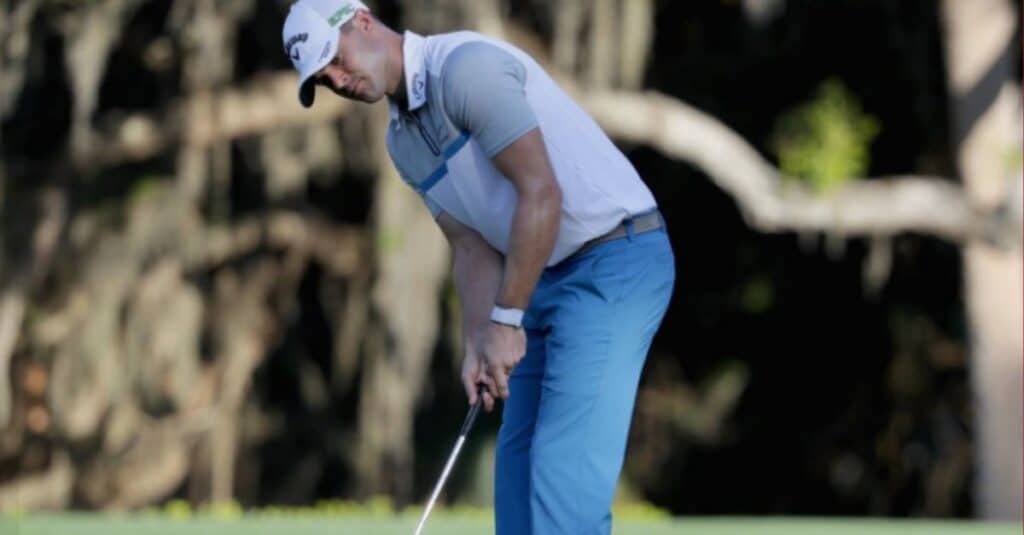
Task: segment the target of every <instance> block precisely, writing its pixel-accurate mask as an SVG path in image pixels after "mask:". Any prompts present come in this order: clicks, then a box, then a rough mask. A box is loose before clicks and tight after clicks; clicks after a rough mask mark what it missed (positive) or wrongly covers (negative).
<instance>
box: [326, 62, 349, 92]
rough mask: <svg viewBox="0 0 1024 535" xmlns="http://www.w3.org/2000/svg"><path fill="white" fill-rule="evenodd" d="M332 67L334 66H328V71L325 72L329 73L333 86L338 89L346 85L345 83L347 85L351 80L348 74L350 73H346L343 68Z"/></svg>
mask: <svg viewBox="0 0 1024 535" xmlns="http://www.w3.org/2000/svg"><path fill="white" fill-rule="evenodd" d="M332 67H333V66H331V67H328V68H327V71H326V72H325V73H324V74H326V75H327V77H328V78H329V79H330V81H331V84H332V85H333V86H334V87H335V88H337V89H341V88H343V87H345V85H346V84H348V82H349V76H348V74H346V73H345V72H344V71H342V70H341V69H338V68H332Z"/></svg>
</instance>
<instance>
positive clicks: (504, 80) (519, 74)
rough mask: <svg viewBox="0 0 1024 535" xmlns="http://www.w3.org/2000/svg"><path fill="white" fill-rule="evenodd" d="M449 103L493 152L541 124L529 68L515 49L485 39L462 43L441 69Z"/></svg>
mask: <svg viewBox="0 0 1024 535" xmlns="http://www.w3.org/2000/svg"><path fill="white" fill-rule="evenodd" d="M441 83H442V86H443V91H444V108H445V112H447V114H448V117H449V118H450V119H451V120H452V122H453V123H454V124H455V125H456V126H457V127H458V128H461V129H463V130H466V131H468V132H469V133H470V135H471V136H473V138H474V139H476V141H477V143H479V144H480V147H481V148H482V149H483V151H484V153H485V154H487V156H488V157H493V156H494V155H495V154H497V153H499V152H501V151H502V150H504V149H505V148H506V147H508V146H509V145H510V144H512V142H513V141H515V140H517V139H519V138H520V137H522V136H523V134H526V133H527V132H529V131H530V130H533V129H534V128H536V127H537V117H536V115H535V114H534V112H533V109H532V108H531V107H530V103H529V102H528V101H527V100H526V89H525V86H526V67H525V66H524V65H523V64H522V62H521V61H519V60H518V59H516V58H515V57H514V56H513V55H512V54H510V53H508V52H506V51H504V50H502V49H501V48H499V47H497V46H494V45H492V44H489V43H485V42H482V41H474V42H470V43H466V44H463V45H460V46H459V47H457V48H456V49H455V50H453V51H452V52H451V53H450V54H449V55H448V57H447V58H446V59H445V62H444V66H443V67H442V70H441Z"/></svg>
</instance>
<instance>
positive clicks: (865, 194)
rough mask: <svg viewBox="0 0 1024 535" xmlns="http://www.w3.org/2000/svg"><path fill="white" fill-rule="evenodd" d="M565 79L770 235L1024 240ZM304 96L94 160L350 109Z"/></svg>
mask: <svg viewBox="0 0 1024 535" xmlns="http://www.w3.org/2000/svg"><path fill="white" fill-rule="evenodd" d="M560 82H561V85H562V86H563V87H565V88H567V89H568V90H569V92H570V93H573V94H574V95H575V96H576V97H577V99H578V101H579V102H580V103H581V104H582V105H583V107H584V108H585V109H586V110H587V111H588V112H589V113H590V114H591V115H592V116H593V117H594V118H595V119H596V120H597V122H598V123H599V124H600V125H601V126H602V127H603V128H604V129H605V131H606V132H608V134H609V136H610V137H612V138H614V139H617V140H620V141H626V142H632V143H639V144H643V145H648V146H651V147H653V148H655V149H657V150H659V151H661V152H662V153H663V154H665V155H666V156H668V157H670V158H675V159H678V160H683V161H686V162H689V163H692V164H693V165H695V166H696V167H697V168H699V169H700V170H701V171H703V172H705V173H706V174H707V175H708V177H709V178H710V179H711V180H712V181H713V182H714V183H715V184H716V185H717V186H718V187H720V188H722V189H723V190H724V191H725V192H726V193H728V194H729V195H730V196H732V197H733V198H734V199H735V200H736V202H737V204H738V205H739V207H740V210H741V212H742V214H743V217H744V219H745V220H746V222H747V223H748V224H749V225H750V226H752V227H753V228H756V229H758V230H760V231H763V232H786V231H815V232H831V233H835V234H837V235H841V236H850V237H852V236H886V235H894V234H899V233H903V232H920V233H923V234H929V235H933V236H937V237H940V238H943V239H946V240H949V241H951V242H954V243H964V242H966V241H969V240H973V239H981V240H984V241H986V242H989V243H993V244H998V245H1003V246H1006V245H1007V244H1013V243H1019V242H1020V239H1021V232H1020V228H1019V227H1020V221H1019V218H1017V217H1014V216H1015V215H1016V214H1015V213H1014V212H1005V213H1004V212H996V213H991V212H982V211H980V210H978V209H976V208H975V207H973V206H972V205H971V203H970V202H969V200H968V198H967V197H966V196H965V194H964V191H963V188H961V187H960V186H959V185H958V184H957V183H955V182H952V181H950V180H947V179H944V178H940V177H929V176H913V175H905V176H892V177H879V178H871V179H858V180H851V181H850V182H848V183H846V184H845V185H844V186H842V187H840V188H838V189H837V190H835V191H834V192H831V193H829V194H817V193H815V192H813V191H811V190H810V189H808V188H806V187H804V186H802V185H800V184H796V183H789V182H785V181H783V180H782V176H781V173H780V171H779V170H778V169H777V168H776V167H774V166H773V165H772V164H771V163H770V162H768V161H767V160H765V159H764V157H762V156H761V154H760V153H758V151H757V150H756V149H755V148H754V147H753V146H752V145H750V143H748V142H747V141H746V140H744V139H743V138H742V137H740V136H739V135H738V134H737V133H736V132H734V131H733V130H731V129H730V128H729V127H727V126H726V125H725V124H723V123H722V122H721V121H719V120H718V119H716V118H714V117H712V116H711V115H708V114H706V113H704V112H701V111H699V110H697V109H696V108H693V107H692V106H689V105H687V104H686V103H684V102H682V101H679V100H678V99H674V98H672V97H669V96H666V95H663V94H660V93H657V92H653V91H645V92H632V91H615V90H607V91H590V92H581V91H579V90H578V89H577V88H576V85H575V84H574V83H573V82H572V81H567V80H565V79H562V80H560ZM295 100H296V99H295V76H294V75H293V74H291V73H279V74H273V75H268V76H263V77H259V78H257V79H255V80H253V81H251V82H250V83H248V84H247V85H244V86H242V87H241V88H238V89H230V90H224V91H220V92H215V93H209V94H200V95H196V96H193V97H191V98H189V99H187V100H185V101H183V102H180V103H178V104H177V105H176V106H172V108H171V109H170V110H169V111H167V112H165V113H163V114H161V116H162V117H164V118H165V119H157V118H155V117H153V116H148V115H142V114H140V115H134V116H130V117H128V118H126V119H125V120H123V121H120V122H119V123H118V124H117V125H116V126H115V127H114V128H113V129H112V130H111V131H112V135H111V137H110V138H109V139H108V140H107V141H106V142H104V143H98V144H97V148H98V149H99V150H97V151H96V152H95V153H94V154H93V157H94V158H95V161H96V162H97V163H99V164H105V165H112V164H115V163H119V162H124V161H133V160H139V159H143V158H147V157H151V156H153V155H155V154H157V153H158V152H160V151H161V150H163V149H164V148H165V147H167V146H168V145H170V144H172V143H176V142H187V143H189V144H194V145H201V146H205V145H209V144H211V143H214V142H216V141H222V140H226V139H235V138H238V137H242V136H246V135H254V134H259V133H262V132H266V131H269V130H271V129H278V128H282V127H288V126H297V125H304V124H310V123H318V124H319V123H325V122H330V121H333V120H336V119H337V118H338V117H341V116H343V115H344V114H345V113H346V111H347V110H348V109H349V103H348V102H347V101H345V100H343V99H339V98H321V99H318V100H317V107H316V110H315V112H310V111H307V110H304V109H302V108H301V107H300V106H299V105H298V104H297V103H296V101H295ZM190 106H201V107H204V108H206V109H208V110H209V113H207V114H206V116H208V117H209V119H208V120H206V121H202V122H199V123H196V124H193V125H192V126H191V128H190V129H189V130H188V131H182V128H181V127H180V125H178V126H176V122H175V121H173V120H170V119H169V118H171V117H174V116H175V115H176V113H177V110H181V109H184V108H188V107H190ZM161 125H166V126H161Z"/></svg>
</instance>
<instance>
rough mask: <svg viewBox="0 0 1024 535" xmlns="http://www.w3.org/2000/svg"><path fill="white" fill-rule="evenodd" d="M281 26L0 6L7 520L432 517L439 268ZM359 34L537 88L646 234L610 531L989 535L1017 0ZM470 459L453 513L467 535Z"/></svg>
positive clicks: (449, 295) (474, 490)
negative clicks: (360, 507) (398, 35)
mask: <svg viewBox="0 0 1024 535" xmlns="http://www.w3.org/2000/svg"><path fill="white" fill-rule="evenodd" d="M289 3H290V2H289V1H287V0H274V1H260V2H256V1H254V0H233V1H218V0H145V1H143V0H95V1H89V2H71V1H60V2H55V1H44V0H20V1H11V2H3V3H0V6H2V7H0V52H2V53H0V61H2V63H0V68H2V71H0V120H2V122H0V164H2V165H0V239H2V243H0V378H2V379H3V380H2V381H0V510H3V509H26V510H30V511H36V510H53V509H56V510H61V509H68V508H73V509H100V510H125V509H129V510H131V509H143V508H146V507H169V508H170V509H172V510H176V511H189V510H193V509H197V508H204V507H218V506H222V507H228V509H229V510H232V509H231V508H232V507H234V506H233V505H231V504H239V505H238V506H240V507H276V506H287V505H308V504H313V503H316V502H318V501H320V500H325V499H326V500H333V499H344V500H372V498H373V497H374V496H386V497H387V501H388V503H389V504H392V505H393V506H394V507H396V508H403V507H405V506H407V505H408V504H409V503H410V502H412V501H416V500H421V499H422V497H423V496H425V495H426V494H427V493H428V492H429V490H430V485H431V484H432V483H433V481H434V479H435V477H436V476H437V473H438V469H439V467H440V466H441V465H442V463H443V461H444V457H445V456H446V454H447V453H448V451H449V448H450V446H451V441H452V439H453V438H454V434H455V432H456V431H457V429H458V426H459V423H460V421H461V419H462V416H463V414H464V410H465V399H464V394H463V393H462V388H461V386H460V383H459V380H458V377H457V369H458V359H459V358H460V357H461V355H460V353H461V343H462V342H461V340H462V335H461V333H460V332H459V323H460V322H459V317H458V314H459V312H458V307H457V306H456V305H457V299H456V297H455V295H454V292H453V291H452V287H451V283H450V281H449V280H448V274H447V273H448V266H447V262H448V252H447V249H446V246H445V245H444V242H443V239H442V238H441V237H440V235H439V234H438V232H437V230H436V229H435V228H434V225H433V223H432V222H431V221H430V218H429V215H427V214H426V212H425V210H424V209H423V207H422V206H421V205H420V203H419V201H418V199H416V197H415V195H413V194H411V193H410V192H409V191H408V190H407V188H406V186H405V185H404V184H402V182H401V180H399V178H398V177H397V176H396V175H395V173H394V170H393V169H392V167H391V165H390V162H389V161H388V159H387V156H386V152H385V151H384V149H383V145H382V143H381V142H382V139H383V127H384V125H385V123H386V120H387V119H386V118H387V113H386V109H385V107H384V106H383V105H378V106H361V105H352V104H348V103H345V102H343V101H341V100H340V99H336V98H331V95H328V94H326V93H325V94H322V95H321V96H320V97H319V98H318V100H317V102H318V105H317V108H316V109H314V110H313V111H311V112H307V111H303V110H301V109H299V108H298V105H297V103H296V102H295V98H294V97H295V94H294V91H295V88H294V83H295V79H294V76H295V75H294V73H293V72H292V71H291V67H290V65H289V63H288V61H287V59H286V58H285V56H284V54H283V53H282V50H281V43H280V41H281V37H280V28H281V24H282V21H283V18H284V15H285V13H286V12H287V9H288V5H289ZM369 3H370V4H371V5H372V7H373V9H374V12H375V13H376V14H377V16H378V17H380V18H381V19H382V20H383V21H385V22H386V23H388V24H391V25H393V26H394V27H396V28H409V29H412V30H415V31H417V32H420V33H436V32H441V31H449V30H452V29H457V28H475V29H478V30H480V31H483V32H485V33H489V34H491V35H496V36H500V37H503V38H505V39H508V40H510V41H512V42H514V43H516V44H517V45H519V46H521V47H523V48H524V49H526V50H528V51H529V52H531V53H532V54H534V55H535V56H536V57H538V58H539V59H540V60H541V61H542V62H544V64H545V65H546V66H548V68H550V69H551V70H552V72H555V73H557V74H558V75H559V79H560V81H562V83H563V84H564V85H565V86H566V87H567V88H569V89H570V90H572V91H574V92H575V94H576V95H577V96H578V97H579V98H580V100H581V102H583V103H584V105H585V106H586V107H587V109H588V110H589V111H591V113H593V114H594V115H595V117H597V118H598V120H599V122H600V123H601V124H602V126H603V127H604V128H605V129H606V130H607V131H608V132H609V134H610V136H611V137H612V138H613V139H615V140H616V141H617V142H618V143H619V145H620V147H621V148H622V149H623V150H624V152H625V153H626V154H627V156H628V157H629V158H630V160H631V161H632V162H633V163H634V165H635V166H636V167H637V169H638V170H639V171H640V174H641V175H642V176H643V178H644V180H645V181H646V182H647V184H648V185H649V187H650V188H651V189H652V191H653V192H654V194H655V196H656V198H657V199H658V201H659V205H660V207H661V209H662V211H663V213H664V214H665V216H666V219H667V222H668V226H669V234H670V236H671V239H672V242H673V245H674V248H675V251H676V257H677V262H678V264H677V276H678V282H677V285H676V289H675V293H674V295H673V299H672V304H671V306H670V309H669V312H668V314H667V316H666V318H665V322H664V326H663V328H662V329H661V332H660V333H659V334H658V336H657V338H656V339H655V342H654V346H653V349H652V352H651V355H650V357H649V359H648V365H647V369H646V372H645V375H644V378H643V382H642V384H641V388H640V392H639V396H638V403H637V409H636V413H635V418H634V425H633V429H632V432H631V436H630V449H629V455H628V458H627V461H626V466H625V469H624V478H623V486H622V489H620V498H621V499H622V500H624V501H626V502H645V503H651V504H654V505H655V506H657V507H659V508H663V509H665V510H667V511H670V512H672V513H676V514H707V515H719V514H736V513H742V514H793V515H809V514H813V515H839V514H842V515H872V516H884V515H890V516H929V517H948V516H954V517H969V516H983V517H992V518H1007V517H1011V518H1012V517H1013V516H1014V515H1015V514H1016V515H1017V517H1018V518H1019V507H1020V503H1021V500H1020V499H1018V497H1019V495H1020V494H1019V492H1020V481H1019V478H1017V479H1014V478H1015V477H1016V476H1015V474H1016V475H1019V474H1020V472H1021V471H1020V470H1018V469H1017V468H1016V467H1019V466H1020V465H1019V462H1020V458H1021V451H1020V448H1019V446H1018V444H1019V440H1020V437H1021V433H1020V432H1019V429H1020V421H1021V417H1020V409H1021V403H1020V402H1019V401H1018V399H1019V396H1020V387H1019V382H1014V381H1015V379H1014V378H1019V377H1020V375H1021V374H1020V362H1021V352H1020V346H1019V343H1018V342H1017V340H1018V338H1019V334H1018V333H1019V332H1020V331H1019V328H1020V321H1018V320H1017V318H1018V317H1019V314H1020V312H1019V309H1020V296H1019V295H1017V294H1018V293H1020V292H1017V289H1018V288H1019V280H1020V277H1019V276H1018V274H1019V260H1020V230H1019V229H1020V209H1019V204H1018V203H1016V202H1015V199H1018V198H1020V197H1021V194H1020V189H1019V188H1020V167H1021V158H1020V154H1021V152H1020V143H1019V133H1020V128H1019V120H1020V92H1019V91H1020V88H1019V80H1020V78H1021V62H1020V48H1021V47H1020V25H1019V20H1020V12H1021V11H1020V2H1019V1H1012V2H1011V1H1009V0H977V1H975V0H969V1H968V0H944V1H942V2H938V1H935V0H899V1H893V0H829V1H822V0H701V1H687V2H679V1H668V0H664V1H663V0H657V1H655V0H587V1H582V0H580V1H570V0H566V1H559V2H540V1H532V0H516V1H511V0H486V1H485V0H416V1H412V0H408V1H406V0H380V1H377V2H369ZM944 10H945V11H944ZM961 11H962V13H961ZM960 20H964V21H972V22H971V25H968V26H964V25H961V24H958V23H957V22H956V21H960ZM964 28H966V29H964ZM971 28H977V29H976V31H977V32H979V33H975V34H971V33H970V32H969V30H970V29H971ZM979 35H980V36H984V35H988V36H989V37H992V39H991V41H992V42H995V43H996V45H994V46H992V47H989V48H986V50H985V52H987V53H991V54H981V53H979V54H959V53H957V54H952V53H950V52H949V50H954V51H957V50H960V48H958V47H962V48H965V49H970V50H973V49H972V48H971V47H972V45H971V44H972V43H983V42H984V43H987V42H989V41H990V40H989V39H983V38H982V37H980V36H979ZM961 57H966V58H974V57H976V58H979V59H978V61H982V62H984V64H983V65H980V66H978V65H972V66H968V67H962V66H961V65H960V64H959V63H957V61H954V59H955V58H961ZM961 71H965V72H972V73H975V74H976V75H977V74H978V73H981V75H979V76H980V78H977V79H971V80H970V82H971V83H961V82H960V81H959V76H960V75H959V74H958V73H960V72H961ZM968 78H969V77H968ZM627 103H634V104H635V106H636V107H633V104H627ZM659 120H660V121H662V122H661V123H659V122H658V121H659ZM631 121H649V122H647V123H632V122H631ZM637 124H640V126H637ZM993 124H994V125H995V126H991V125H993ZM1015 124H1016V125H1018V126H1017V127H1015V128H1014V127H1013V125H1015ZM990 128H991V131H996V132H999V134H998V135H993V136H994V137H993V136H990V137H987V138H985V139H986V141H985V142H984V143H981V142H974V141H972V139H973V138H972V137H971V136H972V135H974V133H977V132H989V131H990ZM680 135H689V136H690V137H689V138H686V140H685V142H682V143H675V144H673V140H674V139H676V138H675V137H674V136H680ZM1014 136H1017V137H1014ZM977 146H984V147H992V151H994V152H993V154H996V155H997V156H992V155H991V154H988V153H986V154H982V155H981V156H978V157H975V156H974V154H977V153H970V152H966V151H969V150H970V149H971V148H972V147H977ZM680 147H682V148H680ZM688 150H689V151H690V152H687V151H688ZM1013 155H1016V156H1015V157H1014V156H1013ZM972 162H982V165H985V164H989V163H991V162H996V164H997V165H995V168H997V170H995V171H991V170H988V169H987V168H986V169H983V170H981V171H979V170H978V168H977V165H976V164H975V163H972ZM896 175H900V176H904V175H906V176H910V177H911V178H916V179H919V180H918V181H909V182H908V181H902V182H901V181H893V180H890V179H889V178H887V177H892V176H896ZM777 177H782V178H781V182H784V184H785V187H777V185H776V183H775V182H773V181H772V179H774V178H777ZM786 177H788V178H786ZM986 184H987V185H986ZM902 188H910V189H902ZM914 188H917V189H914ZM1013 188H1017V189H1016V190H1014V189H1013ZM1007 191H1009V193H1007ZM1014 191H1016V193H1014ZM908 192H909V193H908ZM823 199H824V200H823ZM862 200H867V201H870V202H866V201H865V202H861V201H862ZM821 214H824V215H821ZM851 214H852V215H851ZM907 214H910V215H907ZM858 218H862V219H858ZM861 221H867V223H863V224H861ZM1007 258H1008V259H1009V260H1007ZM992 262H995V263H996V265H992ZM1000 262H1002V263H1000ZM1014 262H1016V264H1015V263H1014ZM1004 264H1005V265H1004ZM1007 266H1008V267H1007ZM1014 270H1017V271H1014ZM985 281H991V282H990V283H986V282H985ZM986 284H988V285H986ZM1014 344H1017V345H1014ZM990 355H992V356H990ZM1006 378H1009V379H1010V380H1008V381H1002V380H1001V379H1006ZM499 423H500V419H499V418H498V417H497V416H496V415H492V416H488V417H485V418H483V419H482V420H481V422H480V425H479V430H478V433H477V434H476V435H475V436H474V438H473V440H471V441H470V442H469V443H468V445H467V450H466V452H465V455H466V458H465V459H464V464H463V465H461V466H460V470H459V471H458V472H457V473H456V474H455V476H454V479H453V481H452V482H451V486H450V488H449V490H448V492H447V495H446V501H448V502H451V503H464V502H475V503H486V501H487V496H489V495H490V494H489V493H490V492H491V487H492V485H493V482H492V481H491V479H490V466H491V465H490V461H491V456H492V454H493V437H494V435H495V433H496V431H497V428H498V426H499ZM992 430H995V431H992ZM993 474H995V475H993ZM1000 474H1004V475H1008V476H1007V478H1004V479H1000V478H999V477H996V476H998V475H1000ZM372 503H376V502H372ZM186 504H187V506H186ZM211 504H212V505H211ZM218 504H220V505H218ZM225 504H226V505H225ZM1007 504H1008V505H1007ZM1015 511H1016V512H1015Z"/></svg>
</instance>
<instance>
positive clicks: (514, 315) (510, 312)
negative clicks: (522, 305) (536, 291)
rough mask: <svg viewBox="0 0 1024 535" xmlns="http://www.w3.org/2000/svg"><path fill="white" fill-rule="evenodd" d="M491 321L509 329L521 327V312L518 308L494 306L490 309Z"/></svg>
mask: <svg viewBox="0 0 1024 535" xmlns="http://www.w3.org/2000/svg"><path fill="white" fill-rule="evenodd" d="M491 321H493V322H495V323H500V324H502V325H509V326H511V327H522V326H523V311H522V310H521V309H518V308H505V307H500V306H498V305H494V308H492V309H491Z"/></svg>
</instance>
